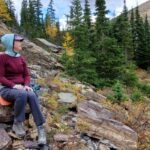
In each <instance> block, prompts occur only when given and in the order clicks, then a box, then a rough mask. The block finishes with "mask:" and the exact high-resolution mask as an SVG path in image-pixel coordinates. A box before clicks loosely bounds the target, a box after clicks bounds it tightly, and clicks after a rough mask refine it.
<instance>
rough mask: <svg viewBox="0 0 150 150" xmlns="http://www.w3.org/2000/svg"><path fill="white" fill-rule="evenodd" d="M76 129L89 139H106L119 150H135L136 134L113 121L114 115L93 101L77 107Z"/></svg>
mask: <svg viewBox="0 0 150 150" xmlns="http://www.w3.org/2000/svg"><path fill="white" fill-rule="evenodd" d="M78 116H79V117H78V119H77V126H76V129H77V130H78V131H80V132H84V133H87V135H89V136H90V137H94V138H97V139H107V140H109V141H110V143H112V144H114V145H115V146H116V147H117V149H119V150H136V149H137V139H138V137H137V133H136V132H135V131H133V130H132V129H131V128H130V127H128V126H126V125H124V124H123V123H121V122H119V121H117V120H115V114H113V113H112V112H110V111H109V110H108V109H106V108H104V107H103V106H101V105H100V104H99V103H97V102H94V101H85V102H82V103H80V104H79V105H78Z"/></svg>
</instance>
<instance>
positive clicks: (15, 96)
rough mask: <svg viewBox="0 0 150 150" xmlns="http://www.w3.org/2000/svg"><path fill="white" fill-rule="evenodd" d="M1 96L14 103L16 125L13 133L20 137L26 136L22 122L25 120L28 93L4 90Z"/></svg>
mask: <svg viewBox="0 0 150 150" xmlns="http://www.w3.org/2000/svg"><path fill="white" fill-rule="evenodd" d="M1 96H2V97H3V98H4V99H6V100H7V101H9V102H14V124H13V128H12V129H13V131H14V132H15V133H16V134H17V135H18V136H20V137H23V136H24V135H25V130H24V128H23V125H22V122H23V121H24V120H25V106H26V103H27V92H26V91H24V90H18V89H11V88H4V89H3V90H1Z"/></svg>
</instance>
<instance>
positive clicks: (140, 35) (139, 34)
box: [135, 7, 145, 67]
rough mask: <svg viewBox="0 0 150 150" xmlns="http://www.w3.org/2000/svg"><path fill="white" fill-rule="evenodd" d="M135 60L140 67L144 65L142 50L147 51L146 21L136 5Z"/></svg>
mask: <svg viewBox="0 0 150 150" xmlns="http://www.w3.org/2000/svg"><path fill="white" fill-rule="evenodd" d="M135 34H136V38H135V60H136V64H137V65H138V66H139V67H142V60H143V58H142V56H141V54H142V52H143V51H145V50H144V49H145V47H144V45H145V35H144V23H143V20H142V18H141V17H140V14H139V9H138V7H136V12H135Z"/></svg>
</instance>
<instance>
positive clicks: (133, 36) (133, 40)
mask: <svg viewBox="0 0 150 150" xmlns="http://www.w3.org/2000/svg"><path fill="white" fill-rule="evenodd" d="M130 24H131V33H132V48H133V58H134V55H135V41H136V31H135V15H134V10H133V9H132V10H131V17H130Z"/></svg>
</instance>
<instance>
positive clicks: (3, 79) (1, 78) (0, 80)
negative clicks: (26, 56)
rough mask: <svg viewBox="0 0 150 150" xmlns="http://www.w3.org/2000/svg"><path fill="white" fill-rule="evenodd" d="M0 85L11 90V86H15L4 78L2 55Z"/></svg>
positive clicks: (0, 60) (1, 57) (0, 57)
mask: <svg viewBox="0 0 150 150" xmlns="http://www.w3.org/2000/svg"><path fill="white" fill-rule="evenodd" d="M0 84H2V85H4V86H7V87H11V88H13V86H14V85H15V83H13V82H12V81H9V80H8V79H7V78H6V77H5V61H4V58H3V55H0Z"/></svg>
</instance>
